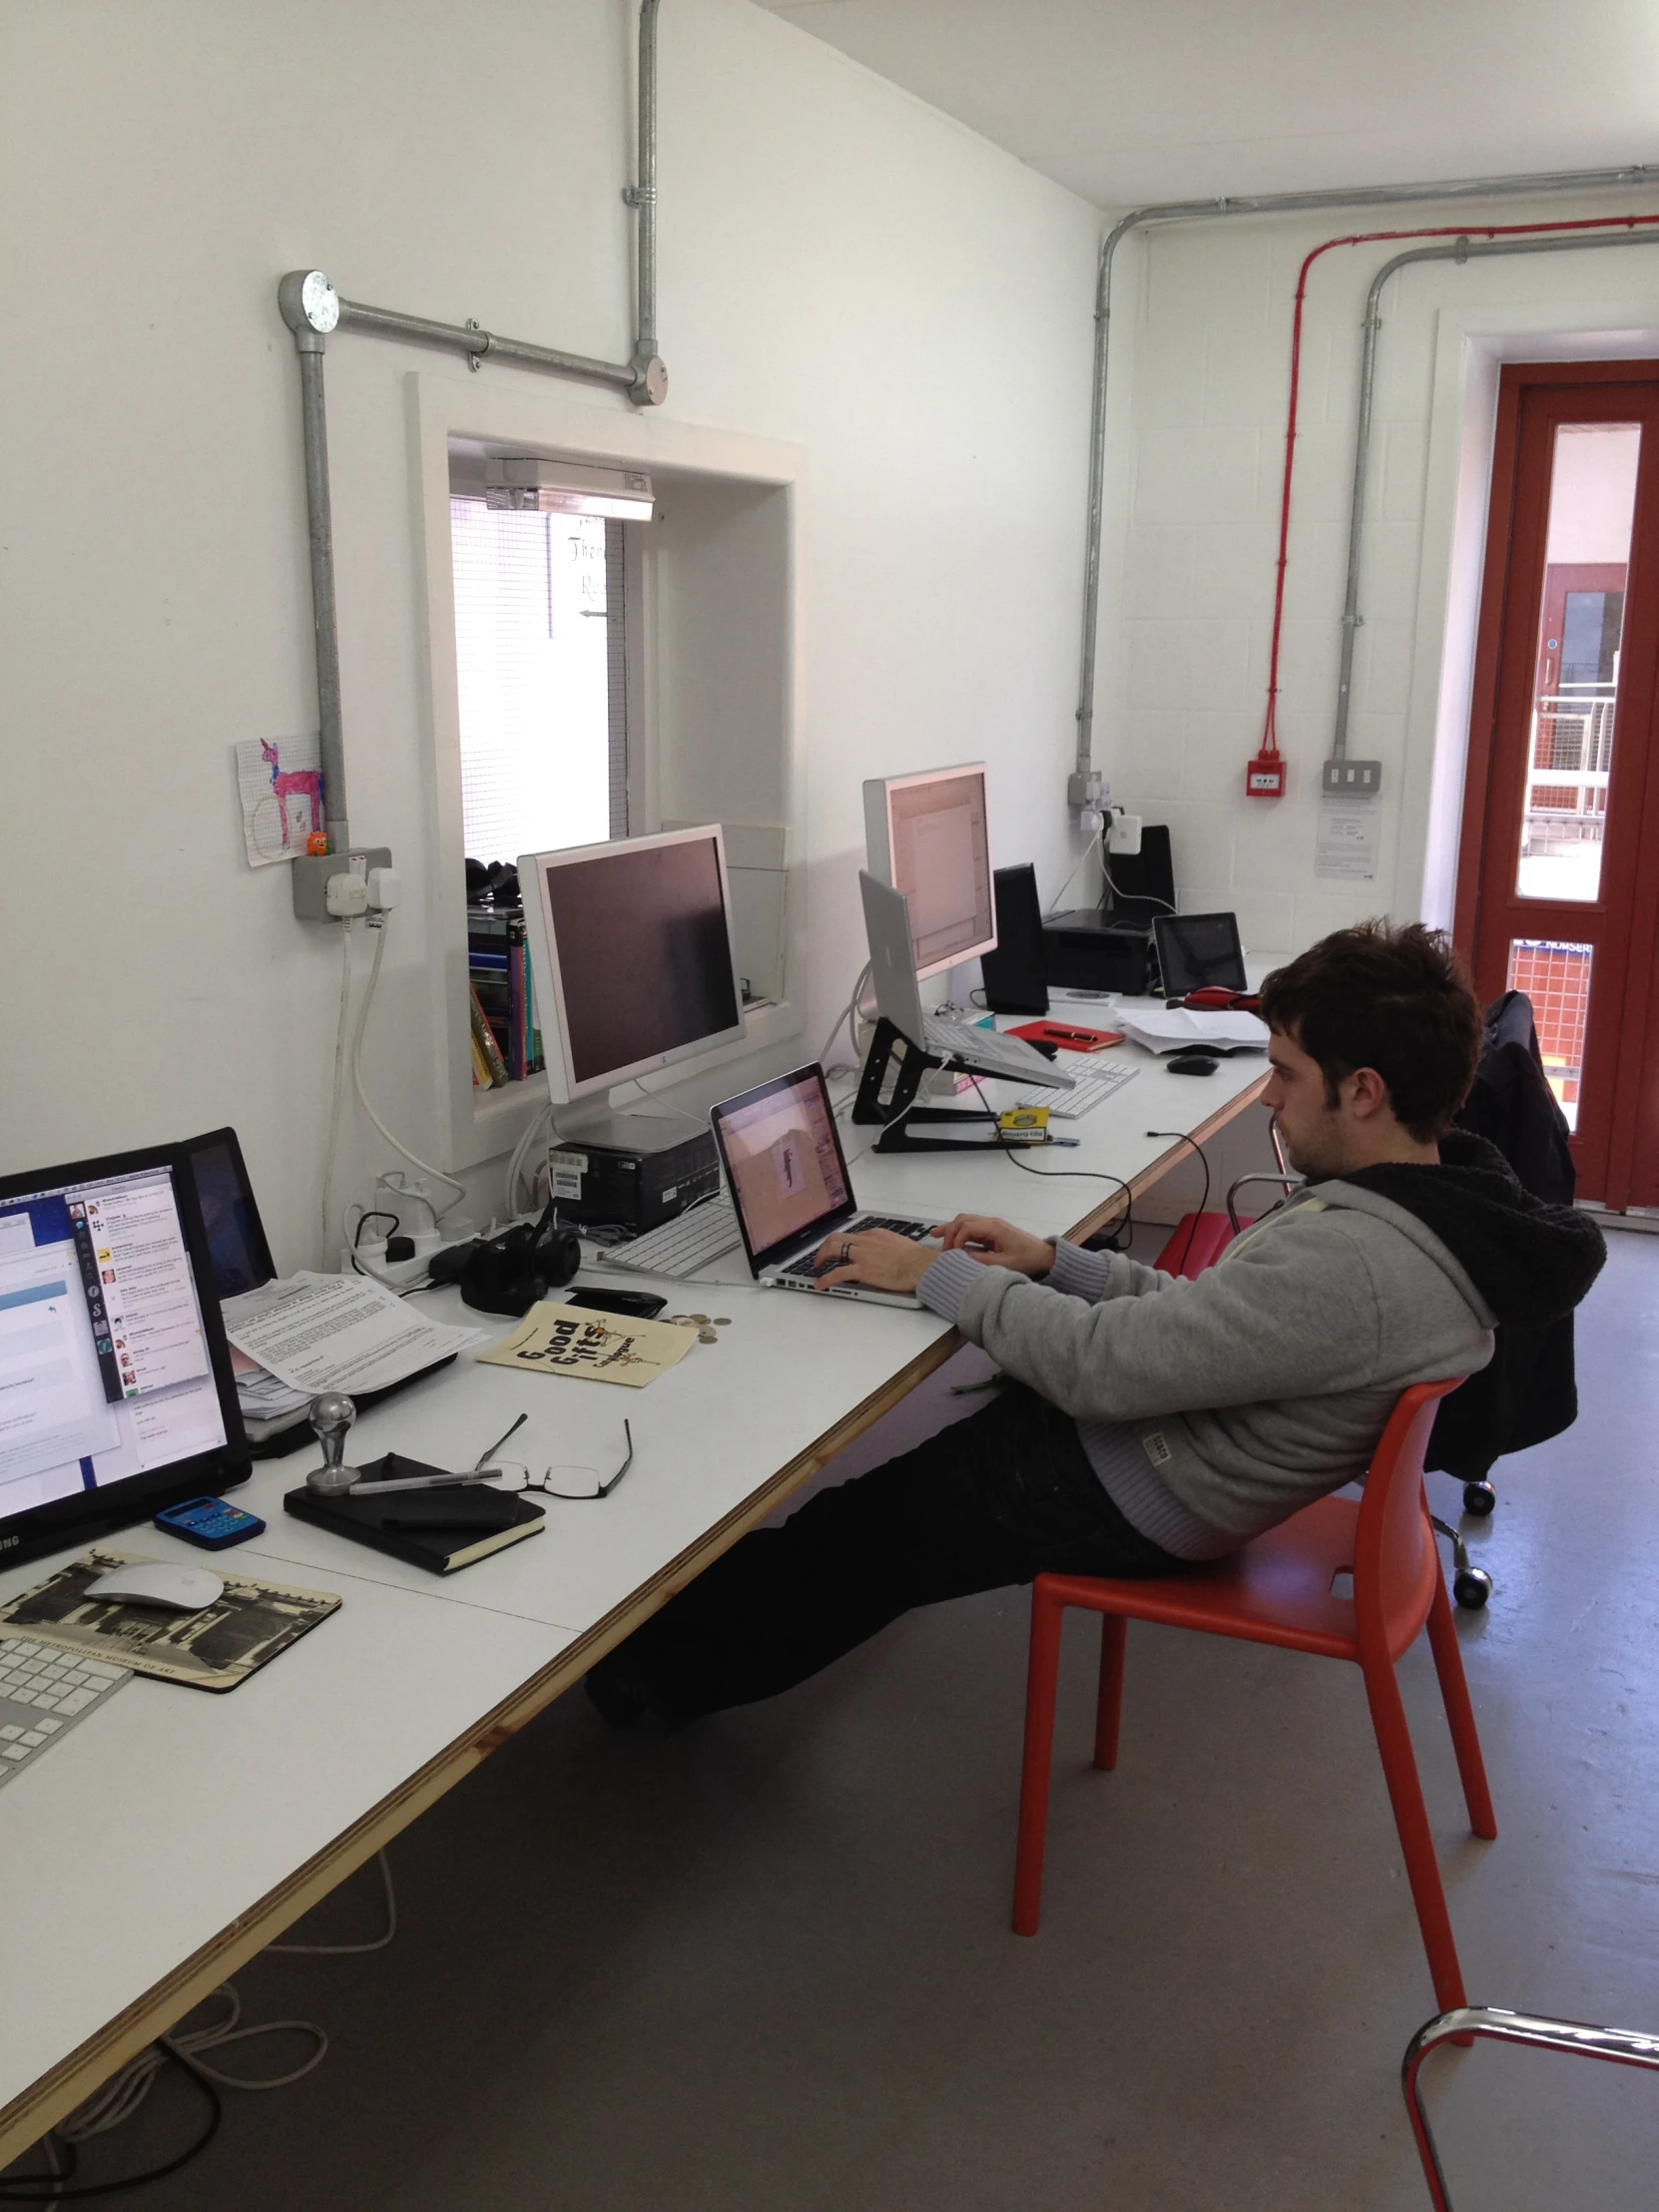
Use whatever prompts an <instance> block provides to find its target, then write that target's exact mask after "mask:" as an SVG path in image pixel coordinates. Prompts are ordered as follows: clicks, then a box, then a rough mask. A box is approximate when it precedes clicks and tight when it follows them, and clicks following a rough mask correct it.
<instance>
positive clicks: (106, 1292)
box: [0, 1156, 241, 1555]
mask: <svg viewBox="0 0 1659 2212" xmlns="http://www.w3.org/2000/svg"><path fill="white" fill-rule="evenodd" d="M142 1158H143V1156H138V1157H136V1158H134V1160H133V1164H132V1165H131V1166H126V1165H124V1164H123V1163H120V1162H109V1163H105V1164H103V1165H102V1166H101V1167H99V1166H89V1168H88V1170H87V1171H85V1172H84V1173H82V1174H77V1173H75V1171H73V1170H71V1171H68V1174H67V1175H66V1176H65V1177H64V1179H63V1180H61V1181H58V1180H51V1179H42V1181H41V1183H40V1184H39V1185H38V1186H37V1187H35V1188H29V1187H28V1185H27V1184H26V1183H25V1185H24V1187H23V1188H21V1189H20V1188H19V1187H18V1180H19V1179H16V1178H14V1179H12V1181H11V1187H10V1189H9V1190H7V1191H6V1192H5V1194H4V1195H0V1555H4V1554H5V1553H10V1552H13V1551H14V1546H15V1545H16V1543H17V1538H16V1537H15V1536H13V1535H12V1534H11V1533H10V1532H11V1531H12V1529H13V1527H14V1524H15V1522H16V1520H17V1517H18V1516H19V1515H22V1514H28V1513H32V1512H34V1511H36V1510H37V1509H38V1508H40V1507H49V1506H53V1505H57V1504H60V1503H70V1502H73V1501H76V1500H84V1499H85V1495H86V1493H87V1492H89V1491H102V1490H106V1489H108V1488H110V1487H111V1486H112V1485H114V1484H120V1483H127V1482H131V1481H134V1480H135V1479H136V1478H138V1477H144V1476H153V1477H154V1476H160V1475H161V1474H162V1473H163V1472H164V1470H167V1469H170V1468H173V1467H175V1466H178V1465H180V1463H181V1462H186V1461H190V1460H200V1459H201V1458H202V1457H203V1456H204V1455H206V1454H210V1453H215V1452H218V1451H220V1450H221V1449H223V1448H224V1447H225V1446H226V1445H227V1443H228V1440H229V1438H228V1426H227V1419H226V1414H225V1409H224V1404H223V1401H222V1396H221V1386H220V1379H219V1377H218V1375H217V1374H216V1368H215V1360H214V1348H213V1344H212V1342H211V1341H210V1337H209V1331H208V1324H207V1320H206V1318H205V1316H204V1313H203V1304H202V1297H201V1294H200V1288H199V1270H198V1264H197V1261H196V1258H195V1255H194V1253H193V1251H192V1249H191V1244H190V1241H189V1239H188V1237H187V1233H186V1227H185V1222H184V1220H183V1218H182V1216H181V1212H180V1203H179V1194H178V1192H177V1190H176V1188H175V1183H174V1177H175V1174H176V1173H177V1172H178V1169H177V1167H176V1166H175V1165H173V1164H170V1163H169V1162H168V1161H167V1160H150V1161H146V1162H144V1164H140V1161H141V1160H142ZM236 1443H237V1453H238V1455H239V1456H240V1447H241V1437H240V1436H238V1438H237V1439H236ZM87 1502H89V1503H90V1500H88V1501H87ZM135 1510H136V1508H135ZM55 1519H56V1516H54V1520H55ZM60 1540H67V1538H60Z"/></svg>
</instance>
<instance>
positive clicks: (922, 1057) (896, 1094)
mask: <svg viewBox="0 0 1659 2212" xmlns="http://www.w3.org/2000/svg"><path fill="white" fill-rule="evenodd" d="M899 1047H902V1049H901V1050H899V1049H897V1048H899ZM945 1065H946V1062H945V1061H943V1060H941V1059H940V1058H939V1057H938V1056H937V1055H936V1054H935V1053H931V1052H924V1051H923V1050H922V1048H921V1047H920V1046H919V1045H917V1044H912V1043H911V1042H910V1040H909V1038H908V1037H906V1036H905V1035H904V1033H903V1031H902V1030H899V1029H895V1028H894V1027H893V1025H892V1023H891V1022H890V1021H888V1020H887V1019H886V1018H885V1016H883V1017H882V1019H881V1020H879V1021H878V1022H877V1023H876V1024H875V1035H874V1037H873V1038H872V1039H871V1041H870V1047H869V1056H868V1058H867V1059H866V1060H865V1061H864V1072H863V1074H862V1075H861V1076H860V1077H859V1080H858V1095H857V1097H856V1098H855V1099H854V1100H853V1103H852V1119H853V1120H854V1121H856V1122H863V1123H865V1124H866V1125H867V1124H869V1123H871V1122H875V1123H880V1124H883V1125H884V1126H883V1127H882V1130H881V1134H880V1136H879V1137H877V1138H876V1140H875V1143H874V1145H873V1146H872V1147H871V1150H872V1151H875V1152H987V1151H1000V1150H1001V1149H1002V1147H1003V1145H1004V1143H1005V1142H1006V1141H1007V1140H1005V1139H1004V1137H1003V1135H1002V1131H1001V1129H1000V1127H999V1126H998V1117H997V1115H996V1114H994V1113H993V1112H992V1111H991V1109H990V1108H989V1107H988V1106H918V1105H916V1103H915V1099H916V1095H917V1093H918V1092H919V1091H920V1089H921V1079H922V1077H923V1076H924V1075H925V1074H926V1073H927V1072H928V1070H929V1069H930V1068H942V1067H944V1066H945ZM889 1070H894V1071H895V1072H894V1074H893V1085H892V1090H891V1092H890V1094H889V1095H888V1096H887V1097H886V1098H885V1099H883V1098H882V1096H881V1092H882V1088H883V1086H884V1085H885V1083H886V1080H887V1075H888V1071H889ZM918 1121H920V1122H930V1123H933V1124H934V1125H937V1124H938V1123H940V1122H954V1123H965V1122H989V1123H990V1125H991V1126H990V1129H989V1130H988V1131H987V1132H984V1133H983V1134H981V1135H978V1136H967V1135H963V1136H960V1137H920V1136H915V1135H912V1133H911V1124H912V1123H913V1122H918Z"/></svg>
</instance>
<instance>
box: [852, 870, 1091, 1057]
mask: <svg viewBox="0 0 1659 2212" xmlns="http://www.w3.org/2000/svg"><path fill="white" fill-rule="evenodd" d="M858 889H859V890H860V892H861V893H862V894H863V901H864V931H865V934H866V935H867V937H868V939H869V964H870V970H871V975H872V978H873V982H874V987H875V1003H876V1005H877V1006H878V1007H879V1008H880V1011H881V1015H882V1018H883V1020H886V1021H890V1022H891V1023H892V1025H893V1027H894V1028H895V1029H896V1030H897V1031H898V1033H899V1035H900V1036H901V1037H908V1038H909V1040H910V1042H911V1043H912V1044H915V1045H920V1047H921V1048H922V1050H923V1051H924V1052H930V1053H932V1054H933V1055H934V1056H935V1057H936V1058H938V1059H940V1060H949V1061H951V1062H953V1063H954V1064H955V1065H956V1066H957V1067H960V1068H964V1069H966V1071H967V1072H968V1073H969V1074H970V1075H988V1076H991V1077H993V1078H994V1079H996V1080H998V1081H1000V1082H1005V1083H1045V1084H1047V1085H1048V1086H1049V1088H1050V1089H1052V1090H1057V1091H1069V1090H1070V1089H1071V1087H1072V1080H1073V1079H1072V1077H1071V1076H1069V1075H1067V1074H1066V1073H1065V1071H1064V1069H1062V1068H1057V1067H1056V1066H1055V1065H1054V1062H1053V1061H1052V1060H1049V1059H1045V1058H1044V1056H1043V1054H1042V1053H1040V1052H1038V1051H1037V1050H1036V1048H1035V1047H1034V1046H1033V1045H1029V1044H1027V1043H1026V1041H1025V1039H1024V1038H1023V1037H1004V1036H999V1035H998V1034H997V1032H996V1031H995V1030H994V1029H979V1028H976V1027H975V1026H974V1024H973V1023H972V1022H971V1021H951V1020H950V1019H949V1018H948V1017H947V1016H945V1015H942V1014H927V1013H923V1012H922V1007H921V986H920V984H919V983H918V982H917V981H916V955H915V947H914V944H913V943H912V941H911V937H910V909H909V904H908V902H907V900H906V899H905V896H904V893H903V892H902V891H895V890H891V889H889V888H888V886H887V885H886V884H885V883H878V882H877V881H876V879H875V877H874V876H873V875H870V874H868V873H867V872H866V871H865V870H864V869H863V868H860V869H859V870H858Z"/></svg>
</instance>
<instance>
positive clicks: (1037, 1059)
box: [926, 1014, 1071, 1090]
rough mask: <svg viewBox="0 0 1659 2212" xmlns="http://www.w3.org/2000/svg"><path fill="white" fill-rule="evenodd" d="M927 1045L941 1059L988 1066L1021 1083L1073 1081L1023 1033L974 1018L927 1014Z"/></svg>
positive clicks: (1058, 1086)
mask: <svg viewBox="0 0 1659 2212" xmlns="http://www.w3.org/2000/svg"><path fill="white" fill-rule="evenodd" d="M926 1027H927V1039H926V1042H927V1049H928V1051H929V1052H935V1053H937V1054H938V1055H939V1057H940V1058H941V1059H954V1060H961V1061H962V1062H963V1063H964V1064H965V1065H967V1066H971V1067H973V1068H975V1069H977V1070H978V1072H979V1073H981V1074H983V1073H985V1072H986V1070H990V1071H991V1072H993V1073H995V1074H997V1075H1001V1076H1003V1077H1007V1078H1011V1079H1012V1080H1014V1081H1016V1082H1020V1083H1042V1084H1044V1085H1045V1086H1047V1085H1051V1086H1052V1087H1053V1088H1054V1089H1056V1090H1063V1089H1065V1088H1066V1087H1067V1085H1068V1084H1069V1083H1070V1081H1071V1077H1070V1075H1069V1074H1068V1072H1067V1071H1066V1070H1065V1069H1064V1068H1057V1067H1055V1065H1054V1063H1053V1062H1052V1061H1051V1060H1048V1059H1045V1058H1044V1056H1043V1055H1042V1053H1040V1052H1039V1051H1037V1049H1036V1047H1035V1046H1034V1045H1030V1044H1027V1042H1026V1041H1025V1039H1024V1038H1023V1037H1004V1036H1002V1035H1000V1034H999V1033H998V1032H997V1031H996V1030H994V1029H980V1028H978V1027H977V1026H976V1025H975V1024H974V1023H972V1022H966V1021H951V1020H949V1019H948V1018H947V1017H946V1016H944V1015H942V1014H929V1015H928V1017H927V1023H926Z"/></svg>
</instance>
